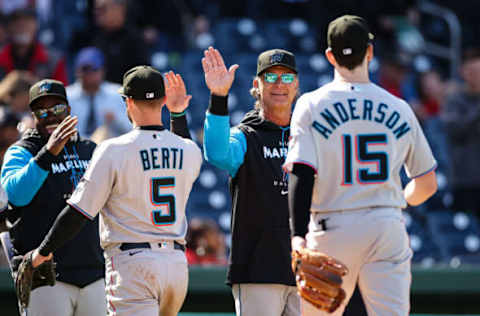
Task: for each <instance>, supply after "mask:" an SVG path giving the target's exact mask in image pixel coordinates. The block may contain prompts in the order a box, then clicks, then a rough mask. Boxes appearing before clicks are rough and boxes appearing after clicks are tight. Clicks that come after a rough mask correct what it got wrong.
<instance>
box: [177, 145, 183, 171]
mask: <svg viewBox="0 0 480 316" xmlns="http://www.w3.org/2000/svg"><path fill="white" fill-rule="evenodd" d="M182 166H183V149H180V163H179V164H178V169H180V170H182Z"/></svg>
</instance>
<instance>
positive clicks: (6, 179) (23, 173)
mask: <svg viewBox="0 0 480 316" xmlns="http://www.w3.org/2000/svg"><path fill="white" fill-rule="evenodd" d="M1 176H2V178H1V183H2V186H3V188H4V189H5V191H7V196H8V201H9V202H10V203H12V204H13V205H15V206H25V205H27V204H28V203H30V202H31V201H32V199H33V197H34V196H35V194H37V192H38V190H39V189H40V187H41V186H42V185H43V182H44V181H45V179H46V178H47V176H48V171H47V170H44V169H42V168H40V166H39V165H38V164H37V163H36V161H35V160H34V159H33V156H32V154H31V153H30V152H29V151H28V150H27V149H25V148H23V147H20V146H12V147H10V148H8V150H7V151H6V153H5V156H4V158H3V166H2V173H1Z"/></svg>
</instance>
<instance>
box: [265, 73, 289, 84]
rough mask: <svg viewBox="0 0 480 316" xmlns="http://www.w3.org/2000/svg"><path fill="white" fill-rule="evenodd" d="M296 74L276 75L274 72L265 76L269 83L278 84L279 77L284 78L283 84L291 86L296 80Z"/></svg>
mask: <svg viewBox="0 0 480 316" xmlns="http://www.w3.org/2000/svg"><path fill="white" fill-rule="evenodd" d="M295 76H296V75H295V74H292V73H286V74H281V75H279V74H275V73H272V72H266V73H265V75H264V78H265V81H266V82H268V83H275V82H277V79H278V77H281V78H282V83H286V84H290V83H292V82H293V81H294V80H295Z"/></svg>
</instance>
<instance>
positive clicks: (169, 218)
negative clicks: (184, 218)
mask: <svg viewBox="0 0 480 316" xmlns="http://www.w3.org/2000/svg"><path fill="white" fill-rule="evenodd" d="M174 187H175V178H174V177H167V178H152V179H151V182H150V197H151V202H152V205H153V206H166V208H167V214H162V211H161V210H153V211H152V215H151V216H152V223H153V224H154V225H155V226H165V225H172V224H173V223H175V195H173V194H160V189H168V188H174Z"/></svg>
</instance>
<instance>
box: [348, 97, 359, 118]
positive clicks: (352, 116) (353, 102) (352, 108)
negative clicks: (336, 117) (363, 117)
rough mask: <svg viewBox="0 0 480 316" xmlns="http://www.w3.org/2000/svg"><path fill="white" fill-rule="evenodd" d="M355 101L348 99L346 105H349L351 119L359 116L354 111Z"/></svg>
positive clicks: (355, 108)
mask: <svg viewBox="0 0 480 316" xmlns="http://www.w3.org/2000/svg"><path fill="white" fill-rule="evenodd" d="M355 102H357V99H348V106H349V107H350V117H351V118H352V120H358V119H359V118H360V116H358V115H357V114H356V113H355V111H356V110H357V107H356V106H355Z"/></svg>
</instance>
